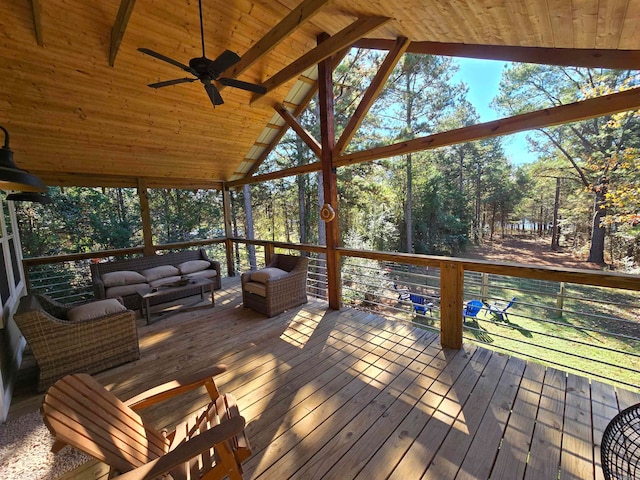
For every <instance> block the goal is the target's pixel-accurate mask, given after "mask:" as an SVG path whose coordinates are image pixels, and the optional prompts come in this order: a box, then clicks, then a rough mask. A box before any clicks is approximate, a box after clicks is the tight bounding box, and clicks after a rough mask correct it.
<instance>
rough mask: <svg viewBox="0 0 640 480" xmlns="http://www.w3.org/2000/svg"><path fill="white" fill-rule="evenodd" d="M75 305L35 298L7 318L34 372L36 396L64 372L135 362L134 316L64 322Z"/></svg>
mask: <svg viewBox="0 0 640 480" xmlns="http://www.w3.org/2000/svg"><path fill="white" fill-rule="evenodd" d="M119 300H120V302H121V299H119ZM95 303H96V302H93V304H95ZM76 306H78V304H75V305H63V304H61V303H58V302H56V301H54V300H52V299H50V298H49V297H47V296H44V295H38V294H36V295H27V296H25V297H23V298H21V299H20V305H19V307H18V310H17V312H16V313H15V315H14V317H13V318H14V320H15V322H16V325H17V326H18V328H19V329H20V331H21V332H22V335H24V337H25V339H26V341H27V344H28V345H29V347H30V348H31V351H32V352H33V355H34V357H35V359H36V362H37V364H38V367H39V369H40V376H39V380H38V391H40V392H41V391H44V390H46V389H47V387H49V386H50V385H52V384H53V383H54V382H55V381H56V380H58V379H59V378H62V377H63V376H65V375H67V374H70V373H78V372H84V373H96V372H99V371H102V370H106V369H107V368H111V367H115V366H116V365H120V364H122V363H126V362H130V361H133V360H137V359H138V358H140V350H139V347H138V330H137V328H136V321H135V313H134V312H132V311H131V310H124V311H121V312H117V313H111V314H107V315H105V316H101V317H99V318H94V319H90V320H75V321H72V320H68V319H67V313H68V312H69V311H70V310H71V309H72V308H73V307H76Z"/></svg>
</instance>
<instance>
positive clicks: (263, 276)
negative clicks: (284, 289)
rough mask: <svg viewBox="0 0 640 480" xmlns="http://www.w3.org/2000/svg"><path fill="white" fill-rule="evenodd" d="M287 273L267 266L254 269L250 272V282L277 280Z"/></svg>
mask: <svg viewBox="0 0 640 480" xmlns="http://www.w3.org/2000/svg"><path fill="white" fill-rule="evenodd" d="M287 275H288V272H285V271H284V270H280V269H279V268H276V267H267V268H263V269H261V270H256V271H255V272H252V273H251V281H252V282H260V283H267V281H268V280H277V279H278V278H282V277H285V276H287Z"/></svg>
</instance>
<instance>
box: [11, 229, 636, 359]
mask: <svg viewBox="0 0 640 480" xmlns="http://www.w3.org/2000/svg"><path fill="white" fill-rule="evenodd" d="M233 242H236V243H243V244H247V245H259V246H262V247H264V249H265V255H268V254H269V252H272V251H273V249H275V248H281V249H290V250H299V251H304V252H314V253H319V254H324V255H326V254H327V249H326V247H324V246H322V245H311V244H302V243H287V242H273V241H269V240H249V239H245V238H215V239H209V240H194V241H189V242H178V243H171V244H163V245H155V246H154V247H155V249H156V250H170V249H177V248H188V247H193V246H204V245H215V244H219V243H225V244H226V245H227V246H228V245H229V244H230V243H233ZM334 251H335V254H336V255H338V256H342V257H357V258H365V259H369V260H377V261H384V262H394V263H401V264H407V265H416V266H424V267H436V268H439V269H440V282H441V285H442V286H443V287H444V286H446V288H443V290H446V292H444V291H443V292H442V298H441V304H440V308H441V317H440V318H441V322H440V325H441V343H442V345H443V346H445V347H449V348H460V347H461V345H462V308H461V306H462V304H463V281H462V280H461V279H462V276H463V275H464V272H465V271H467V270H468V271H473V272H480V273H483V274H488V273H491V274H495V275H504V276H510V277H519V278H531V279H537V280H546V281H552V282H567V283H574V284H581V285H593V286H599V287H608V288H617V289H622V290H631V291H640V276H638V275H630V274H626V273H618V272H603V271H595V270H586V269H577V268H559V267H547V266H538V265H517V264H510V263H504V262H489V261H485V260H470V259H466V258H456V257H440V256H434V255H417V254H409V253H398V252H378V251H372V250H356V249H351V248H344V247H339V248H336V249H335V250H334ZM142 252H143V247H133V248H124V249H117V250H103V251H97V252H86V253H74V254H67V255H59V256H49V257H36V258H25V259H23V265H24V267H25V269H24V270H25V276H26V281H27V286H28V285H29V276H28V269H27V267H28V266H33V265H44V264H49V263H61V262H68V261H76V260H85V259H90V258H102V257H110V256H117V255H129V254H139V253H142Z"/></svg>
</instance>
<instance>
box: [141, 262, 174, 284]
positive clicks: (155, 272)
mask: <svg viewBox="0 0 640 480" xmlns="http://www.w3.org/2000/svg"><path fill="white" fill-rule="evenodd" d="M140 273H142V275H144V278H145V279H146V280H147V282H153V281H154V280H157V279H159V278H164V277H172V276H175V275H180V270H178V269H177V268H176V267H174V266H173V265H160V266H159V267H153V268H148V269H146V270H143V271H142V272H140Z"/></svg>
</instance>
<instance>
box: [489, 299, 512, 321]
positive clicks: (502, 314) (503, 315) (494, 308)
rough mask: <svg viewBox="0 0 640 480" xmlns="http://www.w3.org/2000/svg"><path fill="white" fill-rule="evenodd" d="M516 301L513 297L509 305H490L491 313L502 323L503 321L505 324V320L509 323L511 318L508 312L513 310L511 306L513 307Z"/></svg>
mask: <svg viewBox="0 0 640 480" xmlns="http://www.w3.org/2000/svg"><path fill="white" fill-rule="evenodd" d="M515 301H516V297H513V298H512V299H511V301H510V302H509V303H507V304H504V303H502V304H500V303H498V302H496V303H494V304H493V305H489V313H491V314H492V315H495V316H496V317H498V318H499V319H500V321H503V322H504V321H505V320H506V321H509V318H508V317H507V310H509V309H510V308H511V306H512V305H513V302H515Z"/></svg>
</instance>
